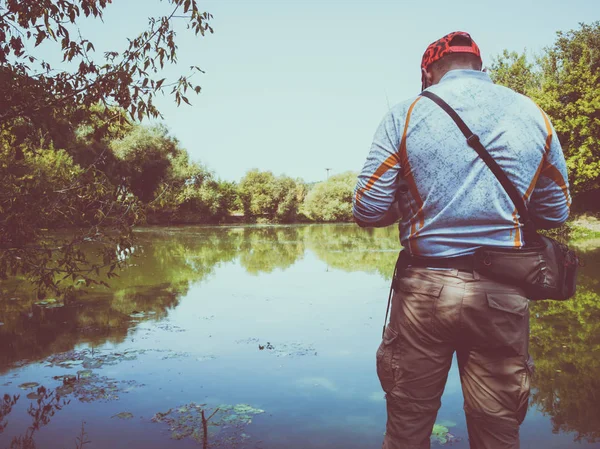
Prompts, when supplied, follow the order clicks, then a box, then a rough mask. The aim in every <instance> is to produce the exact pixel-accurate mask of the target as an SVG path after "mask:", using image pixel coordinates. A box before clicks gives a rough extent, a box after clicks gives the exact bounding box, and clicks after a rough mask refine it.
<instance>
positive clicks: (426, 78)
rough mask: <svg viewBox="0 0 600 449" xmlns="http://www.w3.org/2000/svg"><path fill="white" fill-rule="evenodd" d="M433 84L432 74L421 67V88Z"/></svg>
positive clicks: (423, 88)
mask: <svg viewBox="0 0 600 449" xmlns="http://www.w3.org/2000/svg"><path fill="white" fill-rule="evenodd" d="M432 84H433V74H432V73H431V72H428V71H427V70H425V69H421V90H425V89H427V88H428V87H429V86H431V85H432Z"/></svg>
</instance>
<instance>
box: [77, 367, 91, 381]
mask: <svg viewBox="0 0 600 449" xmlns="http://www.w3.org/2000/svg"><path fill="white" fill-rule="evenodd" d="M93 374H94V373H93V371H92V370H89V369H84V370H81V371H77V377H78V378H79V379H87V378H89V377H92V375H93Z"/></svg>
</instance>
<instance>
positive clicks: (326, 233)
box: [305, 225, 401, 280]
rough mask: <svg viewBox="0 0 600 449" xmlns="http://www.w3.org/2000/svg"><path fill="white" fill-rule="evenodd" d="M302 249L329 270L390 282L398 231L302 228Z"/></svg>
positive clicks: (398, 246)
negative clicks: (314, 255)
mask: <svg viewBox="0 0 600 449" xmlns="http://www.w3.org/2000/svg"><path fill="white" fill-rule="evenodd" d="M305 239H306V246H307V247H308V248H310V250H311V251H313V252H314V253H315V254H316V255H317V256H318V257H319V259H321V260H322V261H323V262H325V263H327V264H328V265H329V266H331V267H334V268H337V269H340V270H344V271H349V272H353V271H363V272H367V273H377V274H379V275H381V276H382V277H383V278H385V279H388V280H389V279H391V278H392V274H393V271H394V265H395V263H396V259H397V258H398V252H399V251H400V249H401V247H400V243H399V241H398V231H397V230H396V229H395V228H394V227H393V226H392V227H388V228H377V229H373V228H371V229H361V228H359V227H358V226H355V225H321V226H309V227H307V228H306V235H305Z"/></svg>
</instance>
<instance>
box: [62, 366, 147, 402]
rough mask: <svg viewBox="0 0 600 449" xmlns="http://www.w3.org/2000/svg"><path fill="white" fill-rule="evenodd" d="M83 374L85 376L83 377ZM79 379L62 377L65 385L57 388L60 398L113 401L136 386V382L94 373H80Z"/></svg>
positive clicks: (69, 376) (83, 400) (67, 376)
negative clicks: (117, 379) (70, 397)
mask: <svg viewBox="0 0 600 449" xmlns="http://www.w3.org/2000/svg"><path fill="white" fill-rule="evenodd" d="M82 373H83V375H81V374H82ZM78 374H79V376H78V377H75V376H73V375H66V376H57V377H55V379H59V378H61V377H62V380H63V384H62V385H61V386H59V387H58V388H56V394H57V395H59V396H69V395H73V396H75V397H76V398H77V399H79V401H81V402H95V401H113V400H117V399H119V394H121V393H127V392H128V391H130V390H131V389H132V387H133V386H134V385H138V384H137V383H136V382H134V381H116V380H114V379H110V378H108V377H102V376H99V375H97V374H95V373H93V372H92V371H89V370H86V371H80V372H79V373H78Z"/></svg>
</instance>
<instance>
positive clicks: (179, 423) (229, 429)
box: [152, 402, 265, 447]
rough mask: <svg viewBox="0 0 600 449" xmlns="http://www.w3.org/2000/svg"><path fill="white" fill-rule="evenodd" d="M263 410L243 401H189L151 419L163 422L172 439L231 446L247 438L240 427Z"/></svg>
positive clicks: (242, 427) (212, 445)
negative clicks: (232, 402)
mask: <svg viewBox="0 0 600 449" xmlns="http://www.w3.org/2000/svg"><path fill="white" fill-rule="evenodd" d="M264 412H265V411H264V410H261V409H258V408H254V407H252V406H250V405H247V404H238V405H219V406H217V407H207V406H206V404H196V403H194V402H192V403H190V404H187V405H183V406H180V407H176V408H171V409H169V410H167V411H166V412H164V413H160V412H159V413H157V414H156V415H154V417H153V418H152V421H153V422H157V423H165V424H167V425H168V426H169V430H170V431H171V438H173V439H174V440H182V439H184V438H190V439H192V440H195V441H196V442H198V443H202V444H203V445H204V447H207V446H208V444H209V443H210V447H232V446H233V445H235V444H237V443H240V442H242V441H244V440H247V439H248V438H250V437H249V436H248V435H247V434H245V433H244V432H243V431H244V429H245V428H246V426H248V425H249V424H250V423H252V419H253V417H254V416H256V415H259V414H261V413H264Z"/></svg>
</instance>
